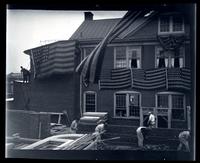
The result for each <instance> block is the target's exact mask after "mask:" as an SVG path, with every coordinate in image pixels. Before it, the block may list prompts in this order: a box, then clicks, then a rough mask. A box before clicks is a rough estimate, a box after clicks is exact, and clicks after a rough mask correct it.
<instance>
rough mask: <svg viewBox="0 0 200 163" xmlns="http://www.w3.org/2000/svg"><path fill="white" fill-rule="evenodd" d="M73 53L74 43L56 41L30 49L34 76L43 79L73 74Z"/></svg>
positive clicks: (74, 51)
mask: <svg viewBox="0 0 200 163" xmlns="http://www.w3.org/2000/svg"><path fill="white" fill-rule="evenodd" d="M75 53H76V42H75V41H58V42H55V43H51V44H47V45H44V46H40V47H38V48H34V49H32V50H31V58H32V63H33V67H34V76H35V77H37V78H44V77H47V76H50V75H52V74H63V73H67V72H73V71H74V57H75Z"/></svg>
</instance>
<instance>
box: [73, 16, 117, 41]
mask: <svg viewBox="0 0 200 163" xmlns="http://www.w3.org/2000/svg"><path fill="white" fill-rule="evenodd" d="M120 19H121V18H115V19H100V20H85V21H84V22H83V23H82V24H81V25H80V26H79V28H78V29H77V30H76V31H75V33H74V34H73V35H72V36H71V37H70V40H92V39H103V38H104V37H105V36H106V34H107V33H108V32H109V30H110V29H111V28H112V27H113V26H114V25H115V24H116V23H117V22H119V21H120Z"/></svg>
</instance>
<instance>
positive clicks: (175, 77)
mask: <svg viewBox="0 0 200 163" xmlns="http://www.w3.org/2000/svg"><path fill="white" fill-rule="evenodd" d="M167 73H168V74H167V75H168V88H182V89H185V90H190V89H191V73H190V69H188V68H173V69H168V72H167Z"/></svg>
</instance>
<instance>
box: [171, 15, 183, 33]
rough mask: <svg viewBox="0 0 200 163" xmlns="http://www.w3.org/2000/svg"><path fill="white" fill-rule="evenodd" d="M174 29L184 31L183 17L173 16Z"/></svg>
mask: <svg viewBox="0 0 200 163" xmlns="http://www.w3.org/2000/svg"><path fill="white" fill-rule="evenodd" d="M173 31H174V32H177V31H183V18H182V17H180V16H174V17H173Z"/></svg>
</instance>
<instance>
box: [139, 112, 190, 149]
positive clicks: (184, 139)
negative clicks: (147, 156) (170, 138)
mask: <svg viewBox="0 0 200 163" xmlns="http://www.w3.org/2000/svg"><path fill="white" fill-rule="evenodd" d="M155 127H156V117H155V115H154V114H153V113H151V112H149V116H148V122H147V127H145V126H140V127H138V128H137V130H136V133H137V138H138V146H139V147H141V148H142V147H143V145H144V144H143V142H144V140H145V139H147V137H148V134H149V132H150V131H151V129H152V128H155ZM178 138H179V145H178V148H177V150H178V151H180V150H182V149H183V147H185V150H186V151H187V152H189V151H190V148H189V138H190V131H182V132H180V133H179V135H178Z"/></svg>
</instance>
